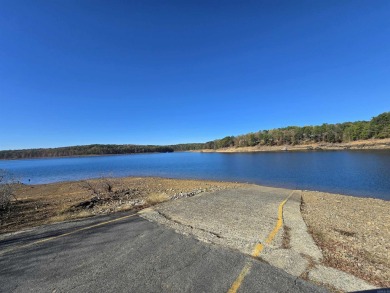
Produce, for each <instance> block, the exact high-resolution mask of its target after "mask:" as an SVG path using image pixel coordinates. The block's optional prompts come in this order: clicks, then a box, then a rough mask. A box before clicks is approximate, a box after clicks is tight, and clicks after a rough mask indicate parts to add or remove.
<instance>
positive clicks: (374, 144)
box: [194, 138, 390, 153]
mask: <svg viewBox="0 0 390 293" xmlns="http://www.w3.org/2000/svg"><path fill="white" fill-rule="evenodd" d="M388 149H390V138H386V139H370V140H360V141H353V142H349V143H315V144H304V145H295V146H292V145H285V146H284V145H282V146H254V147H231V148H222V149H218V150H212V149H206V150H198V151H194V152H205V153H211V152H217V153H246V152H280V151H313V150H314V151H316V150H388Z"/></svg>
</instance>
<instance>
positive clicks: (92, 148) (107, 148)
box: [0, 144, 174, 159]
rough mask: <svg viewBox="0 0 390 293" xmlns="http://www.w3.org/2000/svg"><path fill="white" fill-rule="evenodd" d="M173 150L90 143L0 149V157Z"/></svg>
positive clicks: (161, 147) (43, 156)
mask: <svg viewBox="0 0 390 293" xmlns="http://www.w3.org/2000/svg"><path fill="white" fill-rule="evenodd" d="M173 151H174V150H173V148H172V147H168V146H154V145H127V144H126V145H114V144H92V145H82V146H69V147H60V148H48V149H43V148H42V149H26V150H7V151H0V159H26V158H50V157H69V156H93V155H118V154H137V153H166V152H173Z"/></svg>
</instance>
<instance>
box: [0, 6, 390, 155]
mask: <svg viewBox="0 0 390 293" xmlns="http://www.w3.org/2000/svg"><path fill="white" fill-rule="evenodd" d="M389 110H390V1H387V0H384V1H377V0H367V1H358V0H351V1H344V0H341V1H340V0H337V1H330V0H326V1H311V0H310V1H291V0H287V1H274V0H269V1H183V0H179V1H115V0H114V1H97V0H91V1H85V0H66V1H65V0H61V1H55V0H46V1H39V0H34V1H29V0H26V1H19V0H12V1H11V0H10V1H5V0H0V149H20V148H32V147H56V146H66V145H81V144H91V143H115V144H122V143H134V144H173V143H186V142H205V141H209V140H213V139H216V138H222V137H224V136H226V135H238V134H243V133H247V132H251V131H258V130H260V129H271V128H276V127H282V126H288V125H298V126H303V125H315V124H322V123H324V122H327V123H336V122H345V121H355V120H369V119H371V117H373V116H376V115H378V114H380V113H382V112H385V111H389Z"/></svg>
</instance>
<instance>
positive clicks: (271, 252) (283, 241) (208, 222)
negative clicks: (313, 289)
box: [141, 185, 375, 292]
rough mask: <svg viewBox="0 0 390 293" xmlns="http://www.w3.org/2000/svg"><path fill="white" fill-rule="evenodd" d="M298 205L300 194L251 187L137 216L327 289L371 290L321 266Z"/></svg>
mask: <svg viewBox="0 0 390 293" xmlns="http://www.w3.org/2000/svg"><path fill="white" fill-rule="evenodd" d="M300 205H301V192H300V191H299V190H289V189H282V188H271V187H263V186H258V185H251V186H249V187H247V188H238V189H229V190H223V191H216V192H211V193H202V194H199V195H196V196H193V197H191V198H185V199H181V200H176V201H170V202H166V203H163V204H160V205H157V206H155V207H153V208H150V209H146V210H144V211H142V213H141V216H142V217H144V218H145V219H148V220H150V221H153V222H157V223H159V224H162V225H164V226H168V227H170V228H173V229H174V230H175V231H176V232H178V233H181V234H185V235H192V236H194V237H196V238H197V239H199V240H201V241H203V242H207V243H213V244H217V245H221V246H224V247H227V248H230V249H235V250H238V251H240V252H242V253H244V254H247V255H250V256H251V257H252V258H255V259H258V260H260V261H265V262H267V263H269V264H271V265H272V266H275V267H277V268H280V269H282V270H284V271H285V272H287V273H288V274H290V275H293V276H295V277H298V278H304V279H306V280H310V281H313V282H314V283H317V284H319V285H322V286H325V287H328V288H334V289H338V290H342V291H358V290H368V289H374V288H375V287H373V286H371V285H370V284H368V283H366V282H365V281H363V280H360V279H358V278H356V277H354V276H352V275H350V274H347V273H344V272H341V271H339V270H336V269H333V268H329V267H326V266H324V265H322V264H321V261H322V253H321V250H320V249H319V248H318V247H317V246H316V244H315V243H314V241H313V239H312V237H311V236H310V234H309V233H308V231H307V227H306V224H305V222H304V221H303V218H302V215H301V212H300ZM249 267H250V266H249ZM250 269H252V268H251V267H250V268H249V269H248V266H244V267H243V270H242V272H241V273H242V274H240V275H239V276H238V277H237V278H238V280H236V281H237V282H236V283H235V284H236V288H233V287H234V286H232V288H231V289H232V290H233V291H231V292H236V291H237V290H239V288H240V287H241V285H242V284H244V283H245V277H244V278H241V277H242V276H243V274H248V273H249V272H250ZM240 278H241V279H240ZM232 285H233V284H232ZM234 290H235V291H234Z"/></svg>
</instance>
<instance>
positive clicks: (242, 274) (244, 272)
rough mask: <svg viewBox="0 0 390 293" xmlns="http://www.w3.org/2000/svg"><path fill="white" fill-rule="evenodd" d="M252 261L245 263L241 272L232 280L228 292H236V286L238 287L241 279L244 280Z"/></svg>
mask: <svg viewBox="0 0 390 293" xmlns="http://www.w3.org/2000/svg"><path fill="white" fill-rule="evenodd" d="M252 265H253V264H252V263H246V265H245V266H244V268H243V269H242V271H241V273H240V274H239V275H238V277H237V279H236V280H235V281H234V283H233V285H232V286H231V287H230V289H229V291H228V293H235V292H237V290H238V288H240V286H241V283H242V281H244V279H245V276H246V275H247V274H248V273H249V271H250V270H251V268H252Z"/></svg>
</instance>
